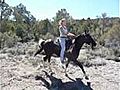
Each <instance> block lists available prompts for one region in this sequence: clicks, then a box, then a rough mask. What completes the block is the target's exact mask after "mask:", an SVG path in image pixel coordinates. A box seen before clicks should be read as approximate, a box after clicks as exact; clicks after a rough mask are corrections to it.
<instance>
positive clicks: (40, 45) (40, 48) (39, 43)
mask: <svg viewBox="0 0 120 90" xmlns="http://www.w3.org/2000/svg"><path fill="white" fill-rule="evenodd" d="M44 43H45V40H43V39H40V40H39V42H38V45H39V49H38V50H37V51H36V52H35V54H34V56H36V55H37V54H39V53H40V52H42V50H43V45H44Z"/></svg>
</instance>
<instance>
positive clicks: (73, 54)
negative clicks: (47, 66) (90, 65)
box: [35, 34, 96, 78]
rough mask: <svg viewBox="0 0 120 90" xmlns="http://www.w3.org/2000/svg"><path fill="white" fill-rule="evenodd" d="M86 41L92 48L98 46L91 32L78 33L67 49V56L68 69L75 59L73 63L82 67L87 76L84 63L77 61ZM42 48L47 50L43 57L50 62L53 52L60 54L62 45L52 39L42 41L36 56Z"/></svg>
mask: <svg viewBox="0 0 120 90" xmlns="http://www.w3.org/2000/svg"><path fill="white" fill-rule="evenodd" d="M84 43H86V44H88V45H91V48H92V49H93V48H94V46H96V42H95V41H94V39H93V38H92V37H91V35H90V34H82V35H78V36H77V37H76V38H75V41H74V43H73V44H72V45H71V46H70V48H69V49H68V50H66V51H65V57H66V58H67V59H68V61H67V64H66V69H67V67H68V64H69V63H70V61H73V63H75V64H76V65H78V66H79V67H80V68H81V69H82V72H83V73H84V75H85V78H87V76H86V72H85V70H84V68H83V66H82V64H81V63H80V62H79V61H77V58H78V55H79V52H80V49H81V47H82V46H83V44H84ZM42 50H44V52H45V57H44V58H43V59H44V61H47V60H48V62H49V63H50V59H51V56H52V55H53V54H56V55H57V56H60V46H59V45H57V44H55V43H54V41H51V40H47V41H42V42H41V44H40V49H39V50H38V51H37V52H36V53H35V56H36V55H37V54H39V53H40V52H41V51H42ZM65 72H66V71H65Z"/></svg>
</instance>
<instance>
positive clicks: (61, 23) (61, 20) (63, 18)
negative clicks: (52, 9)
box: [59, 18, 66, 26]
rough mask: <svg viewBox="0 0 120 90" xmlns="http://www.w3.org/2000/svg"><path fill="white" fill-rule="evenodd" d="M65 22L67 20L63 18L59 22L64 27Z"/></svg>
mask: <svg viewBox="0 0 120 90" xmlns="http://www.w3.org/2000/svg"><path fill="white" fill-rule="evenodd" d="M63 21H66V19H65V18H62V19H61V20H60V21H59V25H60V26H61V25H62V22H63Z"/></svg>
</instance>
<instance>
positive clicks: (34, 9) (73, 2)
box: [5, 0, 120, 20]
mask: <svg viewBox="0 0 120 90" xmlns="http://www.w3.org/2000/svg"><path fill="white" fill-rule="evenodd" d="M5 1H6V3H8V4H9V5H10V6H16V5H18V4H19V3H22V4H23V5H25V6H26V8H27V10H28V11H30V12H31V13H32V15H34V16H35V17H36V18H37V19H39V20H41V19H46V18H48V19H52V18H53V17H54V16H56V12H57V11H58V10H60V9H63V8H65V9H66V10H67V12H68V13H70V16H72V17H73V18H74V19H82V18H88V17H90V18H96V16H97V15H98V16H101V14H102V13H104V12H105V13H107V16H108V17H118V16H119V17H120V14H119V13H120V12H119V10H120V6H119V3H120V2H119V0H5Z"/></svg>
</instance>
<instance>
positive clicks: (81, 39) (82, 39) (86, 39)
mask: <svg viewBox="0 0 120 90" xmlns="http://www.w3.org/2000/svg"><path fill="white" fill-rule="evenodd" d="M75 43H76V44H78V45H80V44H84V43H86V44H88V45H91V48H92V49H94V47H95V46H96V42H95V41H94V39H93V38H92V36H91V35H90V34H82V35H78V36H77V37H76V39H75Z"/></svg>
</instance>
